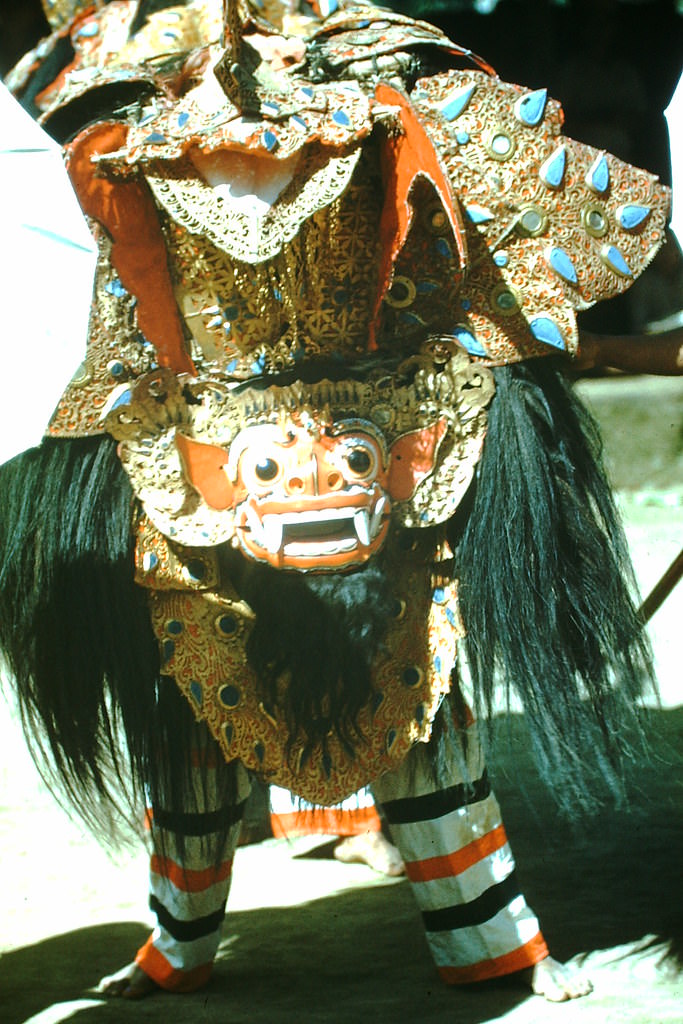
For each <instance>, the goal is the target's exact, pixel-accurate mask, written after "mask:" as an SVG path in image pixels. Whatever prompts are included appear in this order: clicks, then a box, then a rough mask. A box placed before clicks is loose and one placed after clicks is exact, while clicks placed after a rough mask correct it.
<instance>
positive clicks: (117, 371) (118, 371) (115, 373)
mask: <svg viewBox="0 0 683 1024" xmlns="http://www.w3.org/2000/svg"><path fill="white" fill-rule="evenodd" d="M107 369H108V370H109V373H110V374H111V375H112V377H114V378H116V377H123V375H124V373H125V372H126V367H125V366H124V364H123V363H122V362H121V360H120V359H112V360H111V362H109V363H107Z"/></svg>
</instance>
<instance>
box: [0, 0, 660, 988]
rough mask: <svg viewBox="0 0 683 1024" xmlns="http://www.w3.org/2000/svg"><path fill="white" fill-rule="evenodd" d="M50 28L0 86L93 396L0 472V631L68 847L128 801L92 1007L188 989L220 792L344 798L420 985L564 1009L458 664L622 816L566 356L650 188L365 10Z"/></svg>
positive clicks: (610, 689) (604, 511) (587, 438)
mask: <svg viewBox="0 0 683 1024" xmlns="http://www.w3.org/2000/svg"><path fill="white" fill-rule="evenodd" d="M78 8H79V4H78V3H76V2H71V3H64V4H60V3H59V2H55V3H51V4H48V13H49V14H51V16H52V17H53V18H54V21H55V26H56V27H55V32H54V34H53V35H52V36H51V37H50V39H48V40H47V41H45V42H43V43H42V44H41V46H40V47H39V48H38V49H37V50H36V51H35V52H34V53H33V54H31V55H29V56H28V57H27V58H26V59H25V60H24V61H23V62H22V63H21V64H20V65H19V67H18V68H17V69H16V70H15V72H14V73H13V76H12V78H11V85H12V88H13V89H14V92H15V94H16V95H17V96H18V97H20V98H21V100H22V101H23V102H24V103H25V104H26V105H27V106H28V107H32V108H33V109H34V112H37V113H39V114H40V115H41V120H42V122H43V124H44V125H45V126H46V127H47V128H48V129H49V130H50V131H51V132H52V133H53V134H54V135H55V136H56V137H57V138H58V139H59V140H60V141H61V142H63V143H64V145H65V152H66V157H67V162H68V167H69V171H70V174H71V178H72V181H73V183H74V187H75V189H76V192H77V194H78V196H79V199H80V202H81V205H82V207H83V209H84V211H85V213H86V214H87V216H88V218H89V220H90V223H91V226H92V230H93V233H94V235H95V237H96V239H97V241H98V245H99V253H100V256H99V263H98V270H97V277H96V282H95V289H94V297H93V305H92V314H91V322H90V332H89V344H88V350H87V354H86V357H85V360H84V363H83V366H82V368H81V370H80V371H79V372H78V373H77V375H76V376H75V377H74V379H73V381H72V382H71V384H70V385H69V387H68V388H67V390H66V392H65V394H64V396H63V398H62V400H61V402H60V404H59V406H58V408H57V410H56V411H55V414H54V416H53V418H52V421H51V424H50V427H49V431H48V435H47V436H46V438H45V440H44V442H43V444H42V445H41V447H40V448H38V449H35V450H32V451H29V452H28V453H26V454H25V455H24V456H21V457H19V458H17V459H15V460H14V461H13V462H11V463H10V464H9V465H7V466H6V467H5V468H4V470H3V471H2V477H1V481H0V483H1V486H2V535H1V542H2V557H3V562H2V575H1V577H0V583H1V586H0V600H1V602H2V606H1V608H0V633H1V639H2V645H3V649H4V650H5V651H6V654H7V658H8V661H9V663H10V666H11V668H12V670H13V672H14V675H15V677H16V680H17V686H18V691H19V696H20V700H21V702H22V707H23V712H24V720H25V723H26V726H27V732H28V735H29V738H30V739H31V740H32V742H33V743H34V745H37V747H38V749H39V751H40V750H41V749H42V751H43V753H45V754H46V755H47V757H48V759H50V760H51V762H52V764H53V766H54V770H55V774H56V777H57V778H58V780H59V781H60V783H61V785H62V786H63V787H65V788H66V791H67V793H68V794H69V795H70V797H71V798H72V799H73V802H74V803H75V804H76V805H77V806H78V807H79V809H80V810H81V812H82V814H83V815H84V816H85V817H86V819H88V820H90V821H91V823H93V824H94V826H95V827H97V828H99V829H102V828H103V827H104V824H106V822H107V821H108V820H110V819H111V816H112V814H111V812H112V808H114V809H115V810H116V812H117V813H118V812H120V813H123V812H124V811H125V806H124V807H122V803H124V798H122V797H121V796H120V792H121V787H120V783H121V781H123V782H124V783H125V785H126V787H127V793H128V794H129V803H130V806H131V808H132V810H131V814H133V816H134V809H135V808H136V806H137V803H136V801H137V800H139V798H140V794H141V793H142V792H143V791H144V792H145V793H146V794H147V796H148V800H149V802H150V805H151V810H150V815H151V818H152V837H153V841H154V851H153V856H152V875H151V878H152V883H151V886H152V896H151V905H152V908H153V910H154V911H155V913H156V916H157V920H158V925H157V927H156V928H155V930H154V932H153V934H152V936H151V937H150V939H149V941H148V942H147V943H146V945H145V946H144V947H143V949H142V950H140V951H139V953H138V955H137V958H136V963H135V964H134V965H131V966H129V967H128V968H127V969H126V970H125V971H124V973H123V975H122V976H121V977H119V978H117V979H114V980H112V981H110V982H109V983H108V984H107V986H106V989H107V991H109V992H111V993H112V994H123V995H140V994H143V993H144V992H145V991H146V990H148V989H149V988H151V987H154V986H155V985H158V986H161V987H163V988H167V989H171V990H175V991H187V990H189V989H192V988H195V987H197V986H199V985H201V984H203V983H204V982H205V981H206V979H207V977H208V975H209V973H210V970H211V964H212V962H213V958H214V956H215V953H216V949H217V946H218V942H219V937H220V925H221V921H222V918H223V912H224V907H225V900H226V897H227V891H228V886H229V881H230V865H231V858H232V851H233V849H234V846H235V843H236V841H237V835H238V830H239V821H240V817H241V813H242V809H243V804H244V800H245V798H246V794H247V790H248V774H247V769H249V770H250V771H252V772H257V773H258V774H260V775H261V777H262V778H263V779H264V780H266V781H268V782H273V783H276V784H278V785H280V786H284V787H286V788H288V789H290V790H291V791H293V792H294V793H296V794H298V795H300V796H302V797H303V798H304V799H306V800H307V801H309V802H312V803H315V804H320V805H334V804H337V803H339V802H341V801H342V800H343V799H344V798H346V797H348V796H349V795H350V794H351V793H353V792H355V791H356V790H358V789H359V788H361V787H363V786H365V785H367V784H368V783H372V784H373V787H374V793H375V796H376V798H377V800H378V801H379V802H380V804H381V806H382V808H383V812H384V814H385V816H386V818H387V820H388V822H389V824H390V826H391V830H392V836H393V841H394V842H395V843H396V845H397V847H398V849H399V851H400V853H401V856H402V857H403V859H404V862H405V865H406V872H407V874H408V877H409V878H410V880H411V882H412V884H413V887H414V890H415V895H416V898H417V900H418V902H419V905H420V907H421V910H422V914H423V919H424V923H425V927H426V930H427V935H428V939H429V942H430V946H431V949H432V952H433V954H434V958H435V961H436V964H437V966H438V969H439V971H440V973H441V975H442V977H443V978H444V979H445V980H446V981H447V982H451V983H458V982H471V981H476V980H480V979H486V978H491V977H497V976H500V975H503V974H507V973H510V972H515V971H519V970H523V969H528V970H531V971H532V972H533V984H534V987H535V988H536V990H537V991H539V992H543V993H544V994H546V995H547V996H548V997H549V998H551V999H565V998H569V997H571V996H573V995H580V994H582V993H583V992H585V991H586V990H587V988H588V986H587V984H586V983H584V982H581V981H575V980H572V979H568V978H567V977H566V976H565V975H564V974H563V973H562V971H561V969H560V967H559V966H558V965H556V964H555V963H554V961H552V960H551V959H550V958H549V957H548V951H547V948H546V945H545V943H544V941H543V938H542V935H541V932H540V929H539V926H538V922H537V920H536V918H535V916H534V915H533V913H532V912H531V910H530V909H529V908H528V906H527V905H526V903H525V901H524V898H523V896H522V894H521V893H520V891H519V888H518V886H517V882H516V877H515V873H514V861H513V859H512V855H511V853H510V850H509V847H508V845H507V841H506V837H505V833H504V830H503V826H502V822H501V819H500V814H499V810H498V806H497V804H496V802H495V799H494V797H493V794H492V793H491V790H490V786H489V782H488V779H487V776H486V771H485V768H484V764H483V759H482V754H481V750H480V745H479V739H478V736H477V733H476V729H475V726H474V720H473V716H472V712H471V711H470V709H469V708H468V706H467V703H466V702H465V700H464V698H463V696H462V693H461V687H460V685H459V681H458V677H457V670H456V649H457V647H458V645H459V644H462V645H464V646H465V647H466V649H467V652H468V657H469V663H470V667H471V672H472V678H473V702H474V707H475V710H476V711H477V712H478V713H479V715H480V716H484V717H485V716H486V715H487V714H490V712H491V708H492V704H493V695H494V683H495V680H496V679H502V680H503V683H502V684H501V685H502V687H503V689H506V688H507V690H508V692H512V691H514V692H515V694H517V695H518V696H519V697H520V699H521V700H522V702H523V704H524V706H525V709H526V712H527V721H528V725H529V735H530V738H531V742H532V745H533V747H534V749H535V752H536V755H537V760H538V762H539V765H540V767H541V770H542V772H543V774H544V775H545V777H546V778H548V779H552V780H553V784H554V786H555V791H556V792H557V793H558V797H559V799H560V801H561V803H562V804H563V805H564V806H565V807H566V808H569V809H572V808H573V809H575V808H577V807H586V806H590V805H591V800H592V796H591V779H592V775H591V765H592V767H593V768H597V770H598V773H599V774H600V775H601V776H602V777H604V778H605V779H607V780H608V781H609V780H612V781H613V782H614V784H615V785H617V780H618V775H619V764H618V762H619V758H620V757H621V756H622V755H623V753H624V749H625V742H624V735H625V733H624V729H625V728H626V726H627V725H628V724H629V723H630V724H631V725H633V726H634V728H636V726H637V723H635V722H634V720H635V719H636V717H637V716H636V711H635V707H636V701H637V698H638V695H639V694H640V691H641V687H642V684H643V679H644V678H647V677H648V674H649V673H650V660H649V652H648V646H647V642H646V640H645V639H644V637H643V635H642V632H641V629H640V625H639V622H638V620H637V616H636V614H635V609H634V606H633V604H632V601H631V597H630V594H629V589H628V587H629V578H628V568H627V566H628V560H627V555H626V548H625V543H624V539H623V536H622V534H621V532H620V529H619V526H618V523H617V520H616V516H615V510H614V507H613V504H612V499H611V496H610V493H609V489H608V487H607V485H606V483H605V480H604V477H603V475H602V472H601V470H600V468H599V440H598V437H597V434H596V431H595V427H594V425H593V423H592V421H591V420H590V417H589V416H588V414H587V413H586V412H585V410H583V409H582V407H581V406H580V405H579V404H578V403H577V401H576V399H575V398H574V396H573V395H572V393H571V389H570V387H569V385H568V384H567V383H566V382H565V380H564V377H563V372H562V364H563V363H566V362H567V361H568V359H569V358H571V357H572V356H573V355H575V354H576V351H577V337H578V336H577V328H576V321H575V311H576V310H577V309H581V308H583V307H585V306H588V305H590V304H591V303H593V302H595V301H597V300H599V299H601V298H605V297H607V296H610V295H613V294H615V293H617V292H620V291H622V290H623V289H624V288H626V287H627V286H628V285H629V284H630V282H631V281H632V280H633V279H634V277H635V276H636V275H637V274H638V273H639V272H640V271H641V270H642V269H643V268H644V267H645V266H646V264H647V263H648V261H649V260H650V259H651V257H652V255H653V254H654V252H655V251H656V249H657V246H658V245H659V243H660V240H661V237H662V233H663V228H664V223H665V218H666V209H667V201H668V197H667V191H666V189H664V188H663V187H662V186H661V185H660V184H659V183H658V182H657V181H656V179H655V178H653V177H652V176H651V175H649V174H647V173H646V172H644V171H640V170H636V169H634V168H632V167H629V166H627V165H625V164H624V163H622V162H620V161H619V160H617V159H615V158H614V157H612V156H610V155H608V154H606V153H604V152H601V151H597V150H594V149H591V148H590V147H587V146H583V145H581V144H579V143H576V142H574V141H572V140H571V139H569V138H566V137H565V136H563V135H562V129H561V125H562V115H561V111H560V108H559V106H558V104H557V103H556V102H555V101H554V100H552V99H550V98H549V97H548V95H547V94H546V92H545V90H540V89H539V90H532V91H529V90H525V89H523V88H520V87H518V86H514V85H508V84H505V83H503V82H501V81H500V80H499V79H498V78H497V77H496V75H495V73H494V72H493V71H492V69H491V68H490V67H489V66H488V65H487V64H486V63H485V62H484V61H482V60H481V59H479V58H477V57H476V56H474V55H473V54H471V53H470V52H469V51H467V50H464V49H462V48H461V47H459V46H457V45H455V44H453V43H452V42H450V41H449V40H448V39H446V38H445V37H444V36H443V35H442V34H441V33H440V32H439V31H438V30H436V29H434V28H432V27H431V26H429V25H427V24H424V23H421V22H415V21H412V20H411V19H409V18H407V17H404V16H401V15H398V14H395V13H392V12H390V11H385V10H379V9H376V8H372V7H369V6H365V5H360V6H359V5H350V6H345V5H343V4H337V3H336V2H335V0H332V2H331V3H329V2H327V3H325V4H322V3H321V4H320V5H319V7H318V6H316V5H314V6H313V7H312V8H310V9H309V8H307V11H308V13H307V14H306V15H304V14H302V13H299V12H294V13H292V12H291V11H290V10H289V9H287V11H284V10H283V9H282V8H280V7H279V6H278V5H276V4H275V3H267V4H266V5H265V6H264V7H262V8H259V11H258V12H257V11H256V10H255V9H252V8H250V7H247V6H246V4H243V3H241V2H240V3H237V2H235V3H232V2H231V3H229V4H228V6H227V9H226V11H225V12H223V10H222V9H221V8H220V7H219V6H216V5H214V4H212V3H210V2H199V0H195V2H189V3H187V4H185V5H178V6H173V7H167V6H166V5H165V4H163V3H149V4H146V3H144V2H125V0H122V2H118V3H116V4H111V5H103V6H100V7H99V8H98V9H96V10H93V9H88V10H87V11H85V12H83V13H80V12H79V10H78ZM67 9H68V10H67ZM74 10H75V11H76V15H75V19H74V20H70V18H71V15H72V14H73V12H74ZM65 12H66V14H68V16H69V17H68V18H67V20H66V21H64V20H63V16H64V14H65ZM120 737H123V739H125V746H124V747H123V752H122V748H121V747H120V746H119V745H118V739H119V738H120Z"/></svg>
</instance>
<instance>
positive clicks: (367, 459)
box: [340, 437, 379, 480]
mask: <svg viewBox="0 0 683 1024" xmlns="http://www.w3.org/2000/svg"><path fill="white" fill-rule="evenodd" d="M343 459H344V463H345V467H344V474H345V476H346V477H347V479H348V478H349V477H351V478H353V479H355V480H367V479H369V478H370V477H372V476H375V475H376V474H377V469H378V465H379V460H378V456H377V452H376V451H375V448H374V446H373V445H372V444H371V443H370V442H369V441H365V440H363V439H361V438H355V437H354V438H353V439H352V440H349V441H347V442H346V444H345V445H344V451H343ZM340 468H341V467H340Z"/></svg>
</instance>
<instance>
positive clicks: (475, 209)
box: [465, 203, 494, 224]
mask: <svg viewBox="0 0 683 1024" xmlns="http://www.w3.org/2000/svg"><path fill="white" fill-rule="evenodd" d="M465 212H466V213H467V216H468V217H469V219H470V220H471V221H472V223H473V224H486V223H487V222H488V221H490V220H493V217H494V214H493V213H492V212H491V210H489V209H488V207H487V206H480V205H479V203H472V204H471V205H470V206H466V207H465Z"/></svg>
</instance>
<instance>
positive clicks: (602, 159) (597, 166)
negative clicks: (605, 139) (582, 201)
mask: <svg viewBox="0 0 683 1024" xmlns="http://www.w3.org/2000/svg"><path fill="white" fill-rule="evenodd" d="M586 184H587V185H588V187H589V188H590V189H592V191H593V192H597V193H598V194H599V195H602V194H603V192H606V191H607V189H608V188H609V164H608V163H607V157H606V156H605V154H604V153H601V154H600V156H598V157H596V158H595V160H594V161H593V163H592V164H591V165H590V167H589V168H588V170H587V172H586Z"/></svg>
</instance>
